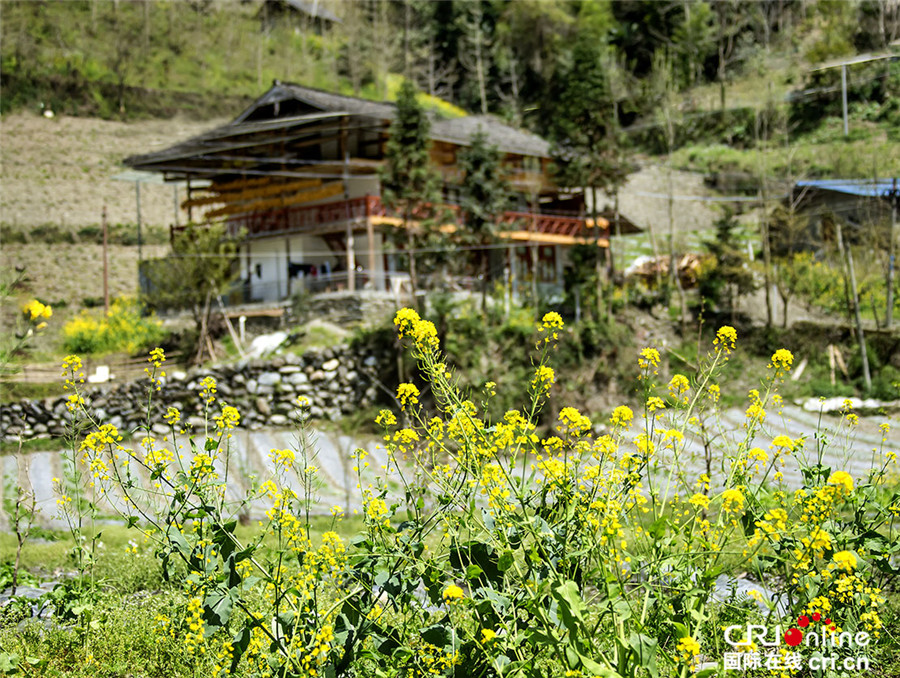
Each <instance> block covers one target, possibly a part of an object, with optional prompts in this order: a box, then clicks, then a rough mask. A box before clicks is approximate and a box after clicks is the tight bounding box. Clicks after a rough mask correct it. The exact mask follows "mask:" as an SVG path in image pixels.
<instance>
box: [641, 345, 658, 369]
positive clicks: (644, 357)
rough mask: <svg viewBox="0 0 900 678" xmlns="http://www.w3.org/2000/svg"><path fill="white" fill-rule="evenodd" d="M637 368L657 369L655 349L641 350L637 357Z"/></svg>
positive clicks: (656, 352)
mask: <svg viewBox="0 0 900 678" xmlns="http://www.w3.org/2000/svg"><path fill="white" fill-rule="evenodd" d="M638 367H640V368H641V369H642V370H647V369H655V368H657V367H659V351H657V350H656V349H655V348H644V349H641V352H640V354H639V355H638Z"/></svg>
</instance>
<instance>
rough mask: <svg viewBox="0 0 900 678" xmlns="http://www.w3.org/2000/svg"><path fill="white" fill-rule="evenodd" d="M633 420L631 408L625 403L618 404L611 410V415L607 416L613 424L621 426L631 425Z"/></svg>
mask: <svg viewBox="0 0 900 678" xmlns="http://www.w3.org/2000/svg"><path fill="white" fill-rule="evenodd" d="M633 420H634V412H632V411H631V408H630V407H628V406H627V405H619V406H618V407H617V408H616V409H614V410H613V413H612V416H611V417H610V418H609V421H610V423H611V424H612V425H613V426H621V427H622V428H628V427H629V426H631V422H632V421H633Z"/></svg>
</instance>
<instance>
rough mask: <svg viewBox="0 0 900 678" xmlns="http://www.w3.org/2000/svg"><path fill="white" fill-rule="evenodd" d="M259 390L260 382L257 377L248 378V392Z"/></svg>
mask: <svg viewBox="0 0 900 678" xmlns="http://www.w3.org/2000/svg"><path fill="white" fill-rule="evenodd" d="M258 392H259V384H258V383H257V382H256V379H248V380H247V393H258Z"/></svg>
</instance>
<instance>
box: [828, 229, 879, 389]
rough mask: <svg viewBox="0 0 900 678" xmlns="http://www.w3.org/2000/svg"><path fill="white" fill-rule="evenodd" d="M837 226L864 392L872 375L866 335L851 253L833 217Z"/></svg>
mask: <svg viewBox="0 0 900 678" xmlns="http://www.w3.org/2000/svg"><path fill="white" fill-rule="evenodd" d="M835 227H836V228H837V240H838V249H839V250H840V253H841V258H842V259H843V258H844V257H845V255H846V262H847V268H848V272H849V275H850V294H851V297H852V300H853V315H854V318H855V319H856V338H857V341H858V342H859V357H860V359H861V361H862V368H863V381H864V382H865V384H866V392H869V391H871V390H872V375H871V373H870V372H869V356H868V355H867V353H866V336H865V333H864V332H863V326H862V316H861V315H860V313H859V294H857V291H856V272H855V271H854V269H853V253H852V252H851V251H850V248H849V247H846V248H845V247H844V237H843V234H842V233H841V222H840V220H838V219H835Z"/></svg>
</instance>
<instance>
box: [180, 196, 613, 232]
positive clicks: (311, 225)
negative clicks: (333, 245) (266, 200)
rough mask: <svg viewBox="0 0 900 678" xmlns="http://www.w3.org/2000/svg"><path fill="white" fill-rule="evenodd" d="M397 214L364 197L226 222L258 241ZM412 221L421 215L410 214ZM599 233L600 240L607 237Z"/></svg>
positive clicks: (526, 227)
mask: <svg viewBox="0 0 900 678" xmlns="http://www.w3.org/2000/svg"><path fill="white" fill-rule="evenodd" d="M441 207H442V208H444V209H446V210H447V211H448V212H449V213H450V215H449V219H448V220H449V221H452V222H456V223H459V211H460V210H459V207H458V206H457V205H442V206H441ZM397 216H399V215H398V214H397V213H395V212H393V211H390V210H388V209H386V208H385V206H384V203H383V202H382V201H381V198H380V197H379V196H376V195H367V196H363V197H361V198H352V199H350V200H339V201H336V202H329V203H325V204H321V205H299V206H298V205H294V206H291V207H284V208H281V209H272V210H267V211H265V212H251V213H247V214H242V215H237V216H234V217H231V218H229V219H228V221H227V223H228V229H229V231H230V232H231V233H233V234H238V233H241V232H244V233H245V234H246V235H247V237H250V238H259V237H265V236H269V235H276V234H284V233H309V234H312V233H327V232H340V230H342V229H343V228H346V226H347V223H348V222H362V220H364V219H365V218H368V217H397ZM411 216H412V217H413V219H416V218H417V217H418V218H422V217H423V216H424V215H422V214H417V213H415V212H414V213H413V214H412V215H411ZM499 221H500V223H501V224H503V225H506V226H509V227H511V228H510V229H509V230H517V231H530V232H534V233H540V234H548V235H558V236H571V237H584V238H594V237H596V236H597V235H598V234H597V232H596V231H594V230H593V229H588V228H587V221H586V219H585V217H584V216H582V215H578V214H545V213H540V212H539V213H537V214H533V213H531V212H514V211H509V212H504V213H503V215H502V216H501V217H500V220H499ZM184 228H185V227H184V226H173V227H172V233H173V235H174V233H176V232H179V231H181V230H183V229H184ZM606 231H607V229H602V230H601V232H600V234H599V235H601V236H606V235H607V232H606Z"/></svg>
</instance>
